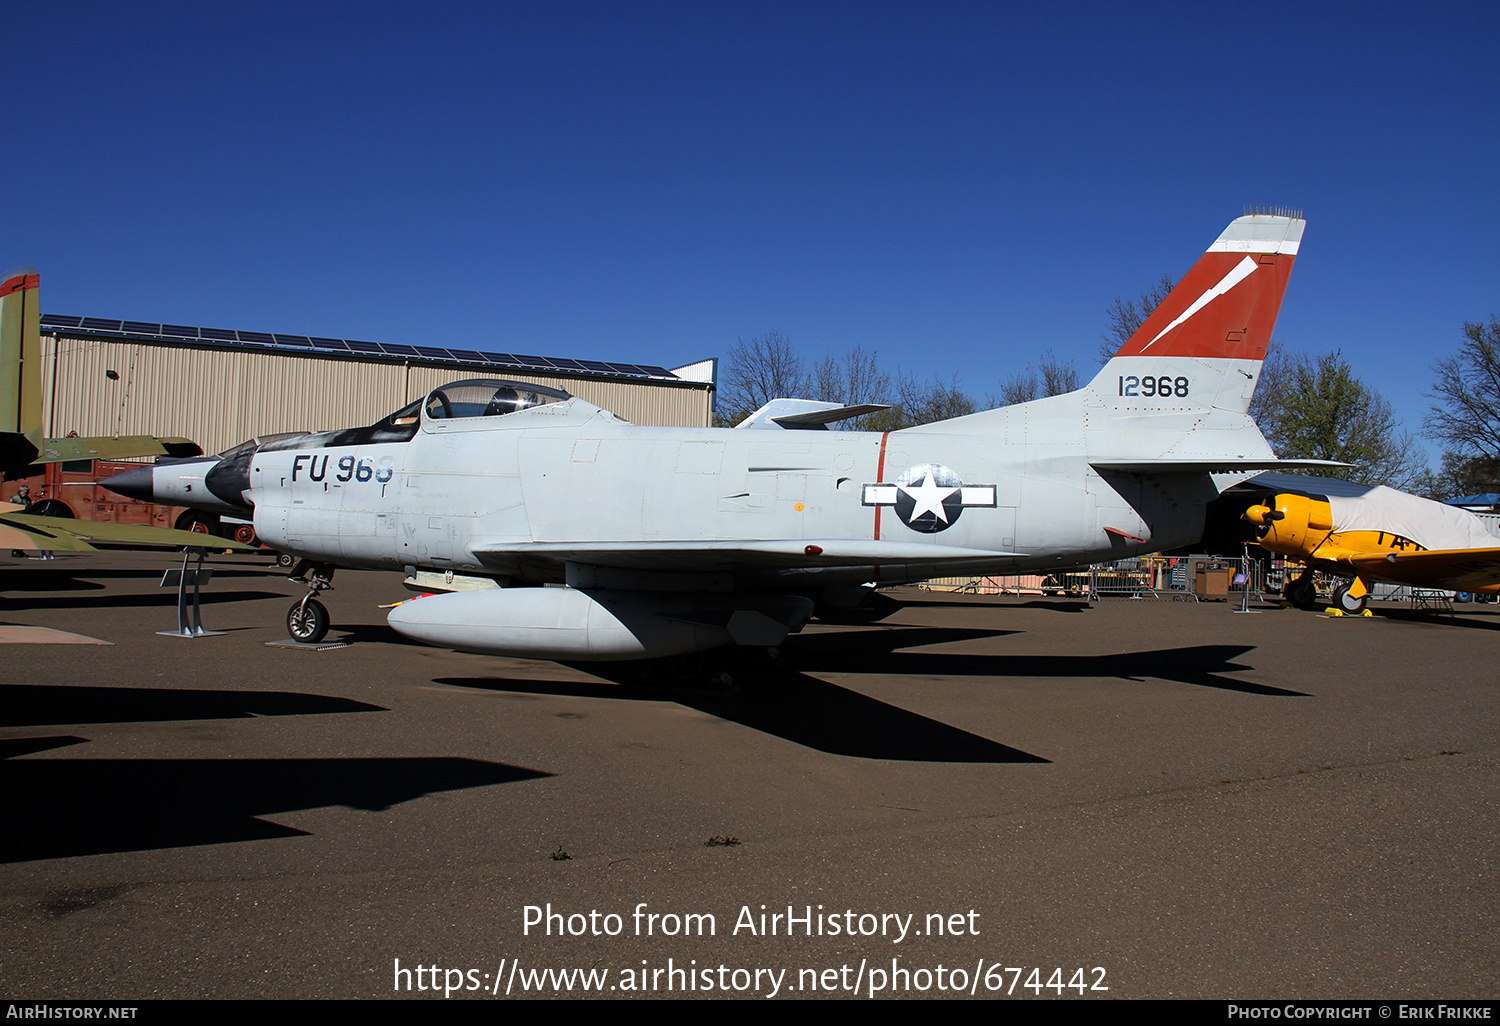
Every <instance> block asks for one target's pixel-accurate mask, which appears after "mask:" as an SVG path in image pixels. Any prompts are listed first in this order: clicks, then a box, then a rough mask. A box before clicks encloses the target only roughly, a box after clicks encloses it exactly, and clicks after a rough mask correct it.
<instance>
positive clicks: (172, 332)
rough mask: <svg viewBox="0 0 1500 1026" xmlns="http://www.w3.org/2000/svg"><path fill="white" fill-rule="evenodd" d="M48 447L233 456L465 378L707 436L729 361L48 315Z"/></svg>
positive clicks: (368, 416)
mask: <svg viewBox="0 0 1500 1026" xmlns="http://www.w3.org/2000/svg"><path fill="white" fill-rule="evenodd" d="M41 335H42V339H41V341H42V368H41V369H42V403H43V418H44V419H43V423H44V424H45V426H46V432H47V434H48V436H49V437H58V436H61V435H65V434H68V433H70V432H77V433H78V434H80V435H135V434H152V435H180V436H186V437H188V438H191V439H193V440H194V441H196V442H197V443H198V444H199V445H201V446H203V451H204V452H209V453H212V452H221V451H223V450H224V449H227V448H229V447H230V446H232V445H236V444H238V443H240V442H242V441H244V440H245V439H247V438H250V437H253V436H256V435H267V434H274V433H278V432H283V431H320V430H326V429H332V428H343V427H355V426H360V425H364V424H373V423H374V422H375V421H377V420H379V419H380V418H381V417H384V416H385V415H386V414H388V413H390V412H391V411H392V410H396V409H399V408H400V407H401V406H403V405H405V404H406V403H408V402H411V401H412V400H414V399H419V398H421V397H422V396H424V395H426V394H427V393H428V392H429V391H431V390H432V389H433V388H435V387H437V386H438V385H441V384H444V383H446V382H449V381H455V380H458V379H460V378H505V379H508V380H512V381H524V382H529V383H532V384H538V385H550V386H551V387H553V388H560V389H563V390H564V391H566V392H568V393H569V394H571V395H576V396H578V397H579V398H580V399H585V400H587V401H588V402H591V403H594V404H595V405H597V406H602V407H604V408H605V409H607V410H610V411H611V412H614V413H617V414H619V415H620V416H621V417H624V418H625V419H626V420H628V421H631V422H632V423H636V424H654V425H663V426H681V427H691V426H698V427H702V426H707V425H708V423H709V420H710V417H711V416H712V409H713V392H714V385H715V380H714V379H715V376H716V373H717V364H718V361H717V360H713V359H709V360H704V361H701V362H699V363H695V364H691V365H689V366H686V367H679V368H677V369H675V370H668V369H666V368H664V367H656V366H651V365H646V364H633V363H605V362H600V361H595V360H570V359H561V358H556V357H540V356H522V355H518V354H514V353H495V352H489V351H487V350H479V349H458V348H445V347H438V346H410V345H393V344H391V343H381V342H362V341H357V340H354V339H340V338H318V337H312V336H306V335H281V334H268V333H266V332H258V331H231V330H228V329H223V328H195V327H189V326H186V325H180V324H150V323H146V322H142V321H116V320H106V319H101V318H97V317H71V316H62V315H56V314H44V315H43V316H42V324H41Z"/></svg>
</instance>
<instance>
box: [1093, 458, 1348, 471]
mask: <svg viewBox="0 0 1500 1026" xmlns="http://www.w3.org/2000/svg"><path fill="white" fill-rule="evenodd" d="M1350 465H1351V464H1348V463H1338V462H1336V461H1334V460H1278V459H1276V458H1275V457H1274V456H1268V457H1265V458H1260V457H1246V458H1240V457H1233V456H1226V457H1223V458H1221V459H1216V460H1204V459H1194V458H1192V457H1184V458H1181V459H1179V458H1176V457H1170V456H1169V457H1163V458H1162V459H1156V460H1089V466H1091V467H1093V468H1094V469H1095V470H1118V471H1128V472H1134V473H1139V474H1233V473H1237V472H1239V471H1241V470H1319V469H1326V468H1329V467H1347V466H1350Z"/></svg>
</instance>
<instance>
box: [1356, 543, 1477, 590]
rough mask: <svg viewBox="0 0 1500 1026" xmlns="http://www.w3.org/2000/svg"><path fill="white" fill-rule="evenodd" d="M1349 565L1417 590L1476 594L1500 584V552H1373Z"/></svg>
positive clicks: (1359, 557) (1439, 550) (1458, 550)
mask: <svg viewBox="0 0 1500 1026" xmlns="http://www.w3.org/2000/svg"><path fill="white" fill-rule="evenodd" d="M1349 562H1350V564H1352V565H1353V566H1354V568H1355V569H1356V570H1358V571H1359V572H1360V573H1363V574H1368V575H1369V576H1371V577H1374V578H1378V579H1379V580H1382V581H1391V582H1393V583H1396V584H1409V585H1411V586H1412V587H1415V588H1451V589H1452V590H1454V591H1473V590H1475V589H1477V588H1483V587H1486V586H1493V585H1496V584H1500V548H1494V549H1446V550H1445V549H1437V550H1430V551H1427V552H1388V553H1386V552H1382V553H1373V552H1372V553H1370V554H1369V555H1362V556H1351V557H1350V558H1349Z"/></svg>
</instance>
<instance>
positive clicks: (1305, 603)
mask: <svg viewBox="0 0 1500 1026" xmlns="http://www.w3.org/2000/svg"><path fill="white" fill-rule="evenodd" d="M1286 600H1287V601H1288V602H1290V603H1291V604H1292V605H1294V606H1296V607H1297V608H1298V609H1312V608H1313V607H1314V606H1316V605H1317V604H1318V586H1317V585H1316V584H1314V583H1313V579H1312V574H1303V575H1302V576H1301V577H1299V578H1297V579H1296V580H1295V581H1293V582H1292V583H1291V584H1288V585H1287V586H1286Z"/></svg>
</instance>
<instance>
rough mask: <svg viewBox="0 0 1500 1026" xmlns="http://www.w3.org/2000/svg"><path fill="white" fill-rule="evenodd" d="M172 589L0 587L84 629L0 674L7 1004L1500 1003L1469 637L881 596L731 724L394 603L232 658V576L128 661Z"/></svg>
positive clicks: (342, 594) (132, 563) (136, 575)
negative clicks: (312, 645) (458, 645)
mask: <svg viewBox="0 0 1500 1026" xmlns="http://www.w3.org/2000/svg"><path fill="white" fill-rule="evenodd" d="M175 559H176V557H172V556H171V555H168V554H145V553H109V554H105V555H103V556H100V557H89V558H83V557H75V558H66V559H58V560H56V561H52V562H40V561H35V560H12V561H11V563H10V565H9V566H7V567H5V568H3V569H0V575H3V576H0V582H3V583H0V595H3V601H0V621H3V622H5V623H8V624H16V625H25V626H32V627H42V628H51V629H53V630H55V631H64V632H73V633H76V634H79V635H83V636H86V637H87V638H92V639H97V640H101V641H105V642H108V643H109V644H107V645H99V644H57V643H53V642H55V641H56V640H58V639H57V638H56V636H53V635H43V643H25V642H26V641H27V640H28V637H27V636H28V635H30V634H31V632H24V631H23V632H13V633H12V638H14V639H15V641H16V643H10V644H5V645H3V646H0V658H4V659H5V660H6V663H7V666H6V670H5V672H4V674H3V677H0V680H3V681H4V683H3V684H0V780H3V782H4V784H3V787H4V791H3V793H4V796H5V808H6V812H5V822H4V825H3V829H0V995H3V996H4V997H7V998H24V999H26V1000H42V999H90V998H106V999H149V998H221V997H227V998H261V997H274V998H382V997H392V996H401V997H411V998H418V999H424V1000H439V1001H442V1000H459V999H463V998H468V999H474V998H484V999H491V1000H493V999H495V997H496V995H498V996H499V997H500V998H504V997H505V996H506V995H507V994H508V995H509V996H510V997H511V998H517V997H521V996H527V995H530V996H536V995H539V994H547V995H551V994H558V993H567V994H572V995H576V996H586V995H593V996H601V995H602V996H608V997H620V996H630V995H638V994H646V995H650V996H658V997H660V996H682V995H684V994H687V995H692V996H713V997H718V996H722V995H726V994H727V995H731V996H739V997H745V998H751V997H755V998H766V997H770V996H775V997H779V998H785V997H808V996H813V995H826V996H845V997H847V996H853V995H855V994H858V995H859V996H861V997H863V996H869V995H875V996H891V995H894V996H901V997H938V996H956V995H958V994H964V995H968V994H974V995H977V996H997V995H1008V996H1009V997H1010V998H1011V999H1020V998H1032V997H1043V998H1051V999H1057V998H1061V999H1064V1000H1077V999H1080V998H1081V999H1097V998H1114V999H1119V998H1142V997H1149V998H1174V997H1192V998H1246V999H1250V998H1286V999H1291V998H1392V999H1393V998H1413V999H1416V998H1451V999H1460V998H1462V999H1474V998H1494V997H1496V996H1497V995H1500V979H1497V977H1500V969H1497V967H1500V891H1497V886H1496V884H1497V875H1496V869H1497V845H1496V841H1497V838H1500V801H1497V795H1500V787H1497V783H1500V774H1497V769H1500V751H1497V740H1500V700H1497V696H1500V681H1497V672H1496V665H1497V661H1496V658H1495V655H1496V651H1497V646H1500V633H1497V632H1500V606H1495V605H1482V606H1479V605H1470V606H1458V607H1457V609H1458V610H1459V612H1458V613H1457V614H1456V615H1453V616H1449V617H1431V616H1426V615H1423V616H1418V615H1414V614H1412V613H1410V612H1409V611H1406V610H1405V609H1404V608H1403V607H1400V606H1385V607H1382V606H1378V605H1377V607H1376V615H1375V616H1374V617H1371V618H1341V619H1340V618H1331V617H1326V616H1323V615H1321V614H1314V613H1306V612H1298V611H1292V610H1283V609H1280V608H1276V607H1273V606H1270V605H1262V604H1256V605H1255V606H1254V611H1252V612H1250V613H1239V612H1237V611H1236V608H1237V607H1236V606H1235V605H1234V604H1224V603H1210V604H1193V603H1181V602H1171V601H1150V600H1124V599H1120V600H1107V601H1105V602H1101V603H1099V604H1096V605H1093V606H1090V605H1088V604H1086V603H1084V602H1082V601H1076V600H1068V599H1024V598H1004V599H996V598H984V597H974V596H953V595H944V594H937V593H927V592H921V591H916V590H902V591H900V592H897V593H895V594H896V595H897V597H899V598H900V599H901V601H902V602H903V606H902V608H901V609H900V610H899V611H898V612H897V613H896V614H895V615H893V616H891V617H890V618H888V619H887V620H885V621H883V622H881V623H879V624H872V625H864V626H854V627H819V626H814V627H811V628H809V629H808V630H807V631H805V632H804V633H803V634H802V635H800V636H798V637H796V638H793V639H791V640H790V641H789V643H788V644H787V646H786V655H787V659H788V661H789V663H790V665H791V666H792V667H794V669H793V670H790V671H788V672H786V673H783V674H781V675H779V676H775V677H771V678H767V679H763V680H759V681H755V682H752V683H750V684H747V685H746V686H745V687H744V688H742V689H741V690H740V692H739V693H738V694H736V695H730V696H724V695H710V694H694V693H669V692H659V691H649V690H641V689H634V688H627V687H622V686H620V685H617V684H614V683H611V682H609V681H606V680H603V679H600V678H598V677H595V676H593V675H590V674H588V673H586V672H583V671H581V670H577V669H571V668H568V667H565V666H561V665H558V664H555V663H547V662H533V661H527V660H515V659H500V658H494V657H483V656H472V655H462V654H456V653H452V652H447V651H440V650H437V649H431V648H426V647H422V646H420V645H416V644H412V643H407V642H405V641H403V640H402V639H401V638H400V637H398V636H397V635H396V634H394V632H392V631H391V630H390V629H389V628H388V627H387V626H386V625H385V615H384V612H383V611H382V610H381V609H379V608H378V606H379V605H380V604H381V603H390V602H395V601H399V600H400V599H402V598H405V597H407V596H408V594H409V593H407V592H406V591H404V589H402V587H401V585H400V580H399V576H398V575H395V574H378V573H356V572H351V571H340V572H339V574H338V576H337V577H336V578H335V581H334V585H335V590H334V591H333V592H331V593H330V594H329V595H328V596H327V604H328V606H329V608H330V610H331V612H332V615H333V621H334V624H335V626H334V629H333V631H332V632H331V634H330V639H332V640H347V641H349V642H350V643H349V644H348V645H347V646H346V647H342V648H335V649H331V650H326V651H309V650H302V649H292V648H287V647H283V646H273V645H268V644H267V643H268V642H275V641H280V640H282V639H284V637H285V631H284V626H283V622H284V618H285V615H286V610H287V607H288V606H289V605H290V603H291V601H292V600H293V599H294V598H296V597H298V596H299V595H300V592H299V591H298V589H297V587H296V586H295V585H292V584H290V583H289V582H287V581H285V580H284V579H283V578H281V577H279V576H278V575H277V574H276V573H275V571H274V570H273V569H272V568H270V567H268V566H267V561H266V560H264V559H258V558H254V557H222V558H218V559H214V560H212V561H211V563H210V565H212V566H213V568H214V569H215V576H214V578H213V580H212V582H211V583H210V584H209V585H208V586H207V588H206V590H205V593H204V597H203V605H202V616H203V622H204V625H205V626H206V627H207V628H209V629H212V630H221V631H225V632H226V633H224V634H223V635H221V636H217V637H207V638H198V639H184V638H174V637H164V636H160V635H158V634H157V633H155V632H156V631H159V630H170V629H172V628H173V627H174V626H175V625H176V609H175V601H176V599H175V594H174V593H173V592H172V591H171V590H168V589H163V588H161V587H159V583H158V582H159V580H160V577H161V571H162V570H163V569H165V568H167V567H170V566H174V565H178V564H177V563H176V562H175ZM34 639H35V636H34V635H31V638H30V640H34ZM710 842H715V843H710ZM1102 988H1108V989H1107V990H1105V989H1102Z"/></svg>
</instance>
